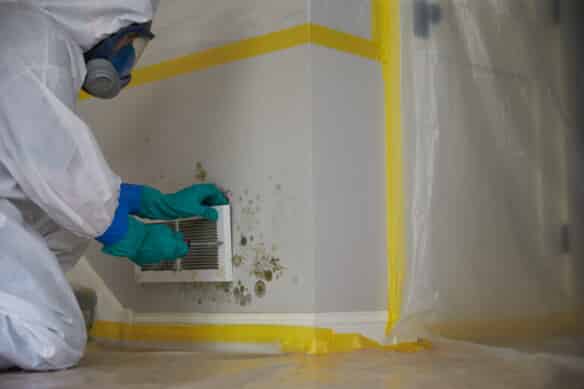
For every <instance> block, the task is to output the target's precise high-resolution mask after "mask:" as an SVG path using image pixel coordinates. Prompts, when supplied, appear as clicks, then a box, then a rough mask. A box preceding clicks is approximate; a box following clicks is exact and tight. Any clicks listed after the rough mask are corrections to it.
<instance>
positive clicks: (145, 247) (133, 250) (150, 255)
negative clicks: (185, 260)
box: [102, 216, 189, 265]
mask: <svg viewBox="0 0 584 389" xmlns="http://www.w3.org/2000/svg"><path fill="white" fill-rule="evenodd" d="M127 221H128V224H127V226H128V227H127V232H126V233H125V235H124V236H123V237H122V238H121V239H120V240H116V241H115V243H110V244H104V246H103V248H102V252H104V253H105V254H109V255H113V256H115V257H126V258H128V259H130V260H131V261H132V262H134V263H136V264H137V265H147V264H156V263H159V262H160V261H170V260H175V259H178V258H180V257H184V256H185V255H187V253H188V251H189V247H188V245H187V244H186V243H185V241H184V238H183V234H182V233H180V232H175V231H172V230H171V229H170V228H169V227H168V226H165V225H162V224H144V223H142V222H140V221H138V220H136V219H135V218H133V217H131V216H129V217H128V220H127Z"/></svg>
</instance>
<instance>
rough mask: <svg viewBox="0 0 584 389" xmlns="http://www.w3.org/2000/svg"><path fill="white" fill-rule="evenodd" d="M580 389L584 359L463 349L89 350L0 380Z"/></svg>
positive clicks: (75, 384) (14, 384)
mask: <svg viewBox="0 0 584 389" xmlns="http://www.w3.org/2000/svg"><path fill="white" fill-rule="evenodd" d="M194 387H196V388H214V389H216V388H236V389H244V388H258V389H260V388H278V389H287V388H392V389H403V388H407V389H410V388H432V389H442V388H444V389H445V388H449V389H451V388H465V389H466V388H476V389H480V388H485V389H486V388H488V389H493V388H530V389H532V388H550V389H552V388H562V389H565V388H584V359H579V358H576V357H558V356H551V355H549V354H524V353H518V352H514V351H509V350H501V349H493V348H486V347H479V346H474V345H469V344H462V343H444V344H438V345H436V346H435V348H434V349H433V350H430V351H424V352H419V353H414V354H400V353H395V352H378V351H371V352H358V353H351V354H334V355H328V356H323V357H311V356H305V355H282V356H279V355H276V356H274V355H271V356H267V355H266V356H260V355H244V354H238V355H233V354H232V355H228V354H218V353H208V352H207V353H201V352H177V351H146V350H134V351H124V350H115V349H112V348H110V347H104V346H97V345H92V346H90V347H89V348H88V351H87V354H86V357H85V358H84V360H83V361H82V363H81V366H79V367H78V368H75V369H71V370H67V371H61V372H52V373H23V372H16V371H13V372H7V373H1V374H0V388H2V389H37V388H38V389H40V388H42V389H45V388H47V389H48V388H51V389H52V388H55V389H57V388H58V389H69V388H86V389H105V388H107V389H118V388H124V389H127V388H143V389H158V388H165V389H167V388H171V389H179V388H194Z"/></svg>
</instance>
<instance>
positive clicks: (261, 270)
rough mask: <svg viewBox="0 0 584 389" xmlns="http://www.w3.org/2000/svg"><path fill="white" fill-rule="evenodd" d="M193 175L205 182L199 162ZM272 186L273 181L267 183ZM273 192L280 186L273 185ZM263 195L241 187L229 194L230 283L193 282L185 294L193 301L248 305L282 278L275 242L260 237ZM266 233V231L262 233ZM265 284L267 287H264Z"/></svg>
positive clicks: (202, 168)
mask: <svg viewBox="0 0 584 389" xmlns="http://www.w3.org/2000/svg"><path fill="white" fill-rule="evenodd" d="M196 178H197V180H199V181H205V180H207V178H208V174H207V171H206V170H205V168H204V167H203V164H202V163H201V162H197V164H196ZM271 185H274V184H271ZM275 187H276V192H272V193H273V194H274V195H278V193H277V191H279V190H281V185H280V184H277V185H275ZM264 197H265V196H264V194H263V193H262V194H259V193H254V192H252V191H250V190H249V189H245V188H242V189H241V190H239V191H233V192H230V193H229V199H230V200H231V201H230V203H231V207H232V215H233V230H234V232H235V234H234V239H233V256H232V258H231V261H232V265H233V277H234V281H233V282H232V283H220V284H195V286H193V287H191V289H190V292H189V293H188V294H187V295H185V297H187V296H189V297H188V298H189V299H192V300H191V301H192V302H193V303H194V304H199V305H201V304H223V305H225V304H237V305H239V306H241V307H249V306H250V305H252V304H253V300H254V298H256V299H260V298H267V296H268V294H269V292H270V291H271V290H273V288H274V287H275V286H276V285H275V283H276V281H277V280H279V279H280V278H282V277H283V275H284V273H285V271H286V270H287V269H286V267H285V266H284V265H283V264H282V261H281V260H280V255H279V253H278V247H277V245H276V244H275V242H272V241H270V240H269V238H268V240H266V239H265V238H264V229H263V228H264V226H262V220H263V219H264V218H263V215H262V214H261V212H262V207H263V205H264V201H265V200H264ZM266 235H267V234H266ZM268 286H269V287H268Z"/></svg>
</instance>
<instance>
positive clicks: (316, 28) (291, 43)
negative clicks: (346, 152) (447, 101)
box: [80, 23, 379, 99]
mask: <svg viewBox="0 0 584 389" xmlns="http://www.w3.org/2000/svg"><path fill="white" fill-rule="evenodd" d="M310 43H312V44H316V45H319V46H324V47H328V48H331V49H335V50H338V51H342V52H345V53H349V54H352V55H356V56H360V57H363V58H367V59H370V60H377V59H378V54H379V50H378V46H377V44H376V43H375V42H373V41H370V40H367V39H364V38H361V37H357V36H353V35H351V34H347V33H344V32H340V31H336V30H333V29H331V28H328V27H325V26H321V25H318V24H311V23H308V24H301V25H299V26H295V27H291V28H287V29H284V30H280V31H276V32H272V33H269V34H265V35H260V36H256V37H253V38H248V39H243V40H240V41H237V42H233V43H229V44H226V45H224V46H220V47H214V48H211V49H207V50H203V51H200V52H196V53H193V54H189V55H185V56H183V57H179V58H175V59H171V60H168V61H164V62H162V63H159V64H155V65H150V66H146V67H143V68H139V69H137V70H136V71H134V72H133V73H132V82H131V83H130V85H128V87H130V88H131V87H136V86H139V85H144V84H149V83H152V82H156V81H161V80H165V79H169V78H173V77H177V76H180V75H183V74H189V73H192V72H195V71H198V70H203V69H207V68H210V67H213V66H218V65H224V64H227V63H231V62H235V61H240V60H244V59H247V58H253V57H257V56H260V55H264V54H268V53H272V52H275V51H280V50H285V49H289V48H291V47H296V46H301V45H305V44H310ZM89 97H90V96H89V95H88V94H86V93H84V92H82V93H81V95H80V98H81V99H87V98H89Z"/></svg>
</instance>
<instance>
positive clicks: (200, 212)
mask: <svg viewBox="0 0 584 389" xmlns="http://www.w3.org/2000/svg"><path fill="white" fill-rule="evenodd" d="M228 203H229V200H227V198H226V197H225V195H223V193H222V192H221V191H220V190H219V188H217V187H216V186H215V185H213V184H197V185H192V186H190V187H188V188H185V189H183V190H180V191H178V192H176V193H173V194H163V193H161V192H160V191H159V190H157V189H154V188H151V187H148V186H144V187H143V188H142V196H141V201H140V207H139V209H138V210H137V212H135V213H134V214H135V215H137V216H140V217H143V218H146V219H155V220H172V219H180V218H185V217H194V216H200V217H203V218H205V219H209V220H217V218H218V214H217V211H216V210H215V209H213V208H211V206H215V205H225V204H228Z"/></svg>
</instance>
